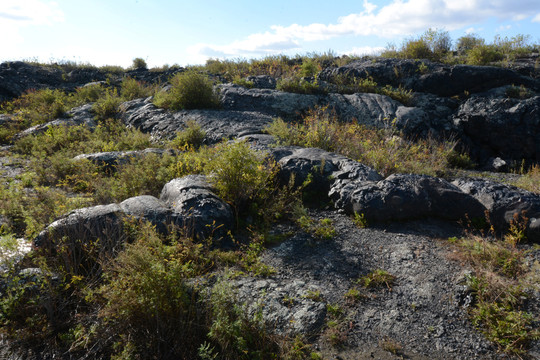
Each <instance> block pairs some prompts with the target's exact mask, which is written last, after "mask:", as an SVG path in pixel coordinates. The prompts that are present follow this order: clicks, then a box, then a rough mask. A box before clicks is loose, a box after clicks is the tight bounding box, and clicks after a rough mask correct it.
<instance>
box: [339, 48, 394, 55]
mask: <svg viewBox="0 0 540 360" xmlns="http://www.w3.org/2000/svg"><path fill="white" fill-rule="evenodd" d="M385 49H386V48H384V47H382V46H375V47H373V46H360V47H354V48H352V49H351V50H349V51H345V52H343V54H346V55H358V56H364V55H380V54H381V53H382V52H383V51H384V50H385Z"/></svg>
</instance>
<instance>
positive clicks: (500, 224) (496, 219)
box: [452, 178, 540, 242]
mask: <svg viewBox="0 0 540 360" xmlns="http://www.w3.org/2000/svg"><path fill="white" fill-rule="evenodd" d="M452 184H454V185H455V186H457V187H458V188H460V189H461V190H462V191H463V192H464V193H466V194H470V195H471V196H473V197H474V198H475V199H477V200H478V201H479V202H480V203H482V205H483V206H484V207H485V209H486V210H487V211H488V212H489V220H490V221H491V223H492V225H493V226H495V228H496V229H497V230H499V231H506V230H507V229H508V227H509V226H510V224H511V223H512V221H514V220H515V217H516V216H517V217H518V220H519V218H520V217H521V216H525V217H527V218H528V221H527V223H526V224H525V225H526V235H527V236H528V238H529V239H530V240H531V241H535V242H539V241H540V195H537V194H534V193H531V192H529V191H525V190H522V189H518V188H516V187H513V186H510V185H505V184H501V183H497V182H495V181H491V180H484V179H472V178H459V179H456V180H454V181H453V182H452Z"/></svg>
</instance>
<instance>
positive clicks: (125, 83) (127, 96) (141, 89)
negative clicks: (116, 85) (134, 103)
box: [120, 78, 154, 101]
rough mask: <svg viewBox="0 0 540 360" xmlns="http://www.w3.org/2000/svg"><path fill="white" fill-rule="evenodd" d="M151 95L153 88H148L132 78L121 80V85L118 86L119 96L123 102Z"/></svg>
mask: <svg viewBox="0 0 540 360" xmlns="http://www.w3.org/2000/svg"><path fill="white" fill-rule="evenodd" d="M153 93H154V87H153V86H148V85H146V84H144V83H142V82H140V81H137V80H135V79H133V78H125V79H123V80H122V84H121V85H120V96H121V97H122V99H123V100H125V101H129V100H134V99H139V98H146V97H149V96H152V95H153Z"/></svg>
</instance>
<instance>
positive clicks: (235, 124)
mask: <svg viewBox="0 0 540 360" xmlns="http://www.w3.org/2000/svg"><path fill="white" fill-rule="evenodd" d="M121 109H122V113H121V115H120V116H121V119H122V120H123V121H124V123H125V124H126V125H128V126H132V127H134V128H136V129H139V130H141V131H142V132H146V133H151V134H153V135H154V136H155V137H158V138H174V136H175V135H176V133H177V132H179V131H182V130H184V129H185V128H186V124H187V122H188V121H195V122H197V123H198V124H199V125H200V126H201V127H202V129H203V130H204V131H206V133H207V135H206V138H205V142H206V143H209V144H214V143H217V142H220V141H222V140H223V139H232V138H236V137H240V136H244V135H250V134H261V133H262V132H263V130H264V129H265V128H266V127H267V126H268V125H270V123H271V122H272V117H271V116H270V115H267V114H261V113H259V112H255V111H236V110H182V111H176V112H172V111H167V110H164V109H160V108H157V107H156V106H155V105H154V104H152V102H151V98H148V99H137V100H132V101H128V102H126V103H123V104H122V105H121Z"/></svg>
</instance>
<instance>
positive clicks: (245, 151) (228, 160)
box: [205, 142, 277, 211]
mask: <svg viewBox="0 0 540 360" xmlns="http://www.w3.org/2000/svg"><path fill="white" fill-rule="evenodd" d="M205 172H206V173H207V174H210V182H211V183H212V184H213V185H214V186H215V188H216V190H217V192H218V194H219V195H220V197H221V198H223V199H225V200H226V201H228V202H229V203H230V204H231V205H232V206H233V207H234V208H235V209H236V210H237V211H241V210H242V209H245V208H246V207H247V205H248V204H249V205H250V207H252V208H253V206H257V205H258V206H261V205H262V202H264V201H265V200H268V197H269V192H271V191H272V183H273V182H274V180H275V176H276V173H277V165H276V164H275V163H273V162H271V161H267V160H266V159H265V155H264V154H263V153H260V152H257V151H254V150H252V149H251V148H250V147H249V145H248V144H246V143H245V142H236V143H233V144H225V143H223V144H220V145H218V146H217V147H216V151H215V157H214V158H213V159H212V161H210V162H208V163H207V164H206V166H205Z"/></svg>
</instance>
